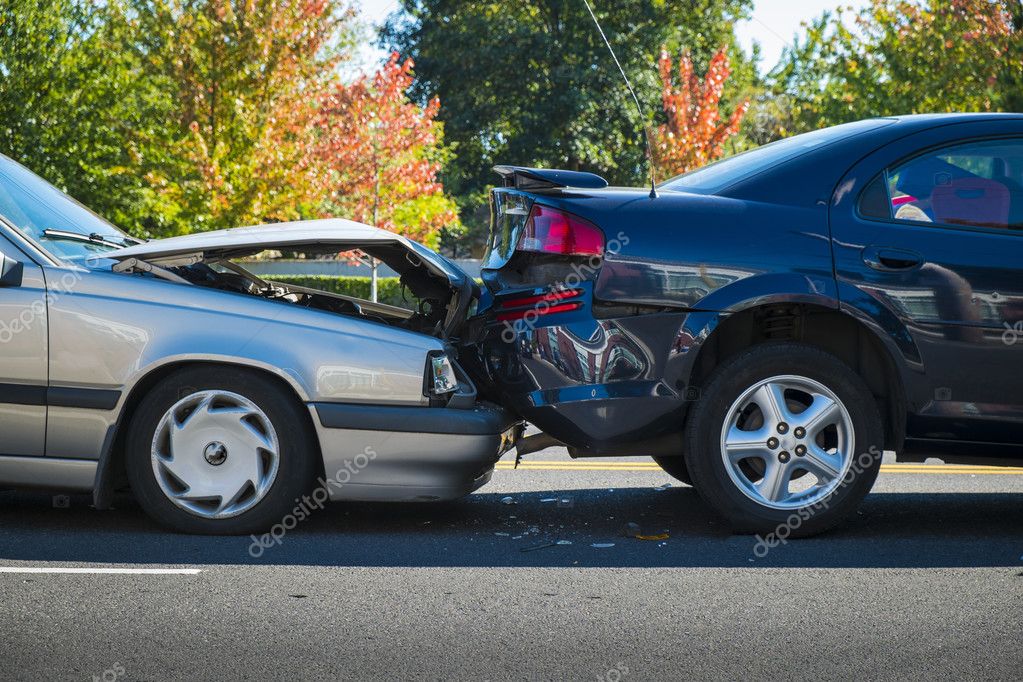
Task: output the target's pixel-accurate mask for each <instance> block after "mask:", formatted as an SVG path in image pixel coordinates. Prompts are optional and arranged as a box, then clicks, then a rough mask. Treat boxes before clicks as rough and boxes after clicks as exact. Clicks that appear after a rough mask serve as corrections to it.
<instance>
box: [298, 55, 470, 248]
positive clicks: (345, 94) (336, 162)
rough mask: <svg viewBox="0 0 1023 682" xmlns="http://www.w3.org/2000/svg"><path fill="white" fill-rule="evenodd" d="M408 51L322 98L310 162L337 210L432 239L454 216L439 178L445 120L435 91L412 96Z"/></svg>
mask: <svg viewBox="0 0 1023 682" xmlns="http://www.w3.org/2000/svg"><path fill="white" fill-rule="evenodd" d="M412 67H413V63H412V60H411V59H406V60H404V61H401V60H400V59H399V57H398V55H397V53H395V54H392V55H391V57H390V59H389V60H388V61H387V63H386V64H385V65H384V66H383V67H382V68H381V69H380V70H379V71H377V72H376V74H374V75H373V76H363V77H361V78H359V79H358V80H356V81H355V82H354V83H351V84H343V83H339V84H337V85H336V86H334V87H333V88H332V89H331V90H330V91H328V92H327V94H326V95H325V96H324V97H323V98H322V99H321V101H320V105H319V108H318V114H317V117H316V125H317V127H318V128H319V133H320V134H319V136H318V139H317V141H316V144H315V145H314V146H313V148H312V150H311V152H310V154H311V167H313V168H315V169H317V172H319V173H325V176H324V177H323V178H322V182H317V183H316V185H317V186H320V187H323V188H325V189H327V190H328V191H329V193H330V198H331V206H330V207H331V208H335V209H336V211H335V212H336V213H338V214H339V215H344V216H345V217H348V218H351V219H352V220H357V221H360V222H364V223H369V224H371V225H376V226H377V227H380V228H382V229H386V230H390V231H393V232H398V233H400V234H403V235H405V236H407V237H409V238H411V239H414V240H417V241H420V242H423V243H427V244H431V243H434V242H435V241H436V235H437V233H438V232H439V230H440V229H441V228H443V227H445V226H449V225H452V224H457V221H458V215H457V211H456V210H455V205H454V203H453V202H452V201H451V200H450V199H449V198H447V197H446V196H445V195H444V188H443V186H442V185H441V183H440V182H439V181H438V179H437V174H438V173H439V172H440V169H441V163H442V160H443V154H444V152H443V147H442V138H443V128H442V126H441V124H440V123H439V122H438V121H436V120H435V119H436V116H437V113H438V111H439V109H440V102H439V100H437V99H433V100H431V101H430V102H429V103H428V104H427V105H426V106H425V107H421V106H419V105H417V104H415V103H414V102H411V101H410V100H409V99H408V97H407V96H406V92H407V90H408V88H409V86H410V85H411V83H412V79H413V75H412Z"/></svg>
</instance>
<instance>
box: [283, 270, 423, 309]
mask: <svg viewBox="0 0 1023 682" xmlns="http://www.w3.org/2000/svg"><path fill="white" fill-rule="evenodd" d="M263 278H264V279H269V280H272V281H274V282H280V283H282V284H295V285H297V286H300V287H309V288H310V289H320V290H321V291H329V292H331V293H334V294H342V295H344V296H352V297H354V298H361V299H364V300H366V301H368V300H369V286H370V278H369V277H338V276H336V275H264V276H263ZM377 299H378V300H379V301H380V303H388V304H390V305H396V306H400V307H402V308H410V309H414V308H415V306H416V299H415V297H414V296H413V295H412V293H411V292H410V291H407V290H406V291H405V299H404V300H403V299H402V292H401V284H400V283H399V281H398V278H397V277H381V278H379V279H378V280H377Z"/></svg>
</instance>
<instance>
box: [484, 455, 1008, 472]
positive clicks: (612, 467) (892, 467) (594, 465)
mask: <svg viewBox="0 0 1023 682" xmlns="http://www.w3.org/2000/svg"><path fill="white" fill-rule="evenodd" d="M497 468H498V469H500V470H502V471H504V470H511V469H514V468H515V465H514V463H513V462H498V463H497ZM519 469H522V470H526V471H634V472H639V471H660V470H661V468H660V467H659V466H658V465H657V463H656V462H601V461H600V460H597V459H592V460H574V461H568V462H563V461H557V460H534V461H526V462H522V463H521V464H519ZM881 473H886V474H957V475H966V474H973V475H1003V476H1005V475H1010V476H1020V475H1023V467H994V466H980V465H963V464H882V465H881Z"/></svg>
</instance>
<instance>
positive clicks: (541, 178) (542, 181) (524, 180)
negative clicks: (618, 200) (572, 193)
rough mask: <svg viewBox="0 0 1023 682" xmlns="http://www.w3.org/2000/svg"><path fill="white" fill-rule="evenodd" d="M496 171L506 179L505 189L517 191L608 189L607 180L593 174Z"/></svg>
mask: <svg viewBox="0 0 1023 682" xmlns="http://www.w3.org/2000/svg"><path fill="white" fill-rule="evenodd" d="M494 170H495V171H496V172H497V173H498V174H499V175H500V176H501V177H502V178H503V179H504V186H505V187H515V188H516V189H524V190H544V189H559V188H561V187H577V188H579V189H604V188H605V187H607V180H605V179H604V178H602V177H600V176H599V175H595V174H593V173H580V172H579V171H569V170H549V169H546V168H526V167H524V166H494Z"/></svg>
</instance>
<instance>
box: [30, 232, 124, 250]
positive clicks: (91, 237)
mask: <svg viewBox="0 0 1023 682" xmlns="http://www.w3.org/2000/svg"><path fill="white" fill-rule="evenodd" d="M43 236H44V237H46V238H47V239H66V240H68V241H73V242H83V243H86V244H102V245H103V246H109V247H112V248H115V249H120V248H123V247H125V246H131V245H132V244H141V243H142V241H141V240H139V239H135V238H134V237H125V238H124V239H123V240H121V241H120V242H116V241H114V240H113V239H107V238H106V237H104V236H102V235H100V234H97V233H96V232H93V233H92V234H82V233H81V232H69V231H67V230H49V229H47V230H43Z"/></svg>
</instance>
